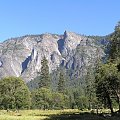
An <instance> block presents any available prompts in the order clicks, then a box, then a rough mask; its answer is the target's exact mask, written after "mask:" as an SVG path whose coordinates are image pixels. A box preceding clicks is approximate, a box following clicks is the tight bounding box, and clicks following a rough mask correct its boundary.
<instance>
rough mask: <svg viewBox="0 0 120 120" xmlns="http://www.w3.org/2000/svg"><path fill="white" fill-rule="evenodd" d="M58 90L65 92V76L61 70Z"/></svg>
mask: <svg viewBox="0 0 120 120" xmlns="http://www.w3.org/2000/svg"><path fill="white" fill-rule="evenodd" d="M58 92H59V93H65V77H64V74H63V73H62V72H60V75H59V81H58Z"/></svg>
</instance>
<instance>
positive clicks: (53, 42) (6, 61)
mask: <svg viewBox="0 0 120 120" xmlns="http://www.w3.org/2000/svg"><path fill="white" fill-rule="evenodd" d="M98 51H99V52H98ZM97 55H99V56H100V57H103V56H104V52H103V50H102V49H101V48H100V46H99V45H96V44H95V41H94V39H88V38H87V37H85V36H81V35H79V34H76V33H73V32H67V31H65V32H64V35H56V34H49V33H46V34H41V35H28V36H23V37H19V38H13V39H9V40H6V41H4V42H3V43H1V44H0V78H2V77H5V76H17V77H18V76H20V77H22V78H23V79H24V80H25V81H26V82H28V81H30V80H32V79H33V78H35V77H36V75H37V73H38V72H40V68H41V60H42V58H43V57H44V56H45V57H46V58H47V60H48V64H49V70H50V72H52V70H55V69H57V67H59V66H60V65H63V66H65V67H66V68H67V69H73V70H74V69H81V67H82V68H83V66H88V65H89V64H94V62H95V60H96V56H97Z"/></svg>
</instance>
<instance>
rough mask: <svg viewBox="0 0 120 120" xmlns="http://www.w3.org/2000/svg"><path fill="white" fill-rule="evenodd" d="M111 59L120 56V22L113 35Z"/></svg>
mask: <svg viewBox="0 0 120 120" xmlns="http://www.w3.org/2000/svg"><path fill="white" fill-rule="evenodd" d="M109 55H110V59H112V60H113V59H114V60H115V59H118V58H120V22H118V25H117V26H116V27H115V32H114V33H113V34H112V35H111V43H110V54H109Z"/></svg>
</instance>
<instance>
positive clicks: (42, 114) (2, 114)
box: [0, 110, 79, 120]
mask: <svg viewBox="0 0 120 120" xmlns="http://www.w3.org/2000/svg"><path fill="white" fill-rule="evenodd" d="M78 112H79V110H19V111H17V112H16V111H9V112H7V111H6V110H1V111H0V120H45V119H48V118H50V116H53V115H61V114H69V113H78Z"/></svg>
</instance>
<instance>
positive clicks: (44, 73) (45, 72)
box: [38, 57, 50, 88]
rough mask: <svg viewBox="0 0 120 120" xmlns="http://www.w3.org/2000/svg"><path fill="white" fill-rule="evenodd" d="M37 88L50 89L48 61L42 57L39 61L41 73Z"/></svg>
mask: <svg viewBox="0 0 120 120" xmlns="http://www.w3.org/2000/svg"><path fill="white" fill-rule="evenodd" d="M39 80H40V81H39V83H38V84H39V88H41V87H45V88H50V74H49V66H48V61H47V59H46V58H45V57H44V58H43V59H42V61H41V72H40V76H39Z"/></svg>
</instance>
